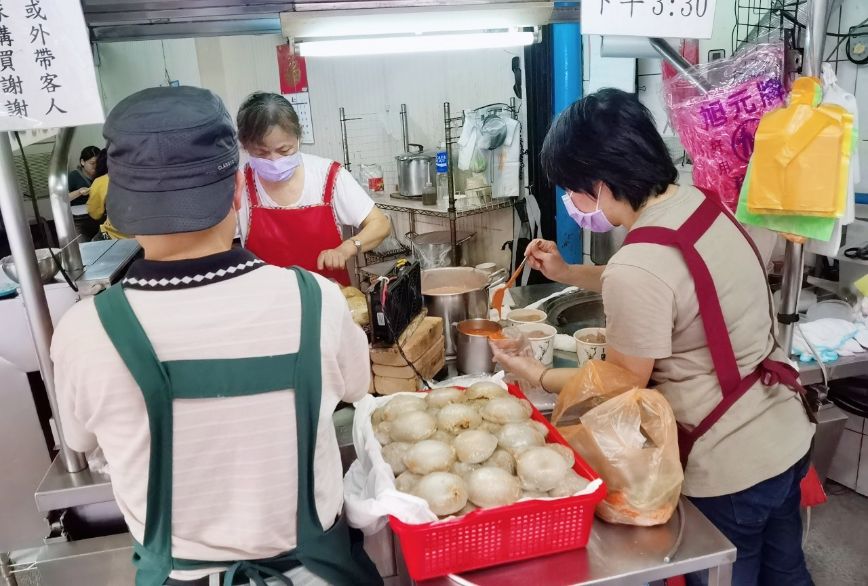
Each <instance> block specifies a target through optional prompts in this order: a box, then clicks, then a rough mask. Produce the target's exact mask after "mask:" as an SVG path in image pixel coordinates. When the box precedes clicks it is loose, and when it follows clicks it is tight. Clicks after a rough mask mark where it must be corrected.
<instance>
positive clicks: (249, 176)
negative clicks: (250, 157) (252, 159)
mask: <svg viewBox="0 0 868 586" xmlns="http://www.w3.org/2000/svg"><path fill="white" fill-rule="evenodd" d="M244 181H245V183H247V199H248V201H249V202H250V205H251V206H256V207H259V206H260V205H261V204H260V203H259V191H258V190H257V189H256V179H255V178H254V176H253V169H252V168H251V167H250V165H244Z"/></svg>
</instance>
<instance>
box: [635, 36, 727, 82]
mask: <svg viewBox="0 0 868 586" xmlns="http://www.w3.org/2000/svg"><path fill="white" fill-rule="evenodd" d="M648 41H649V42H650V43H651V46H652V47H654V50H655V51H657V53H659V54H660V56H661V57H662V58H663V59H665V60H666V61H667V62H668V63H669V64H670V65H672V67H674V68H675V69H676V70H677V71H678V73H680V74H681V75H683V76H684V77H685V78H687V81H689V82H690V84H691V85H692V86H693V87H695V88H696V89H698V90H699V91H700V92H702V93H703V94H707V93H708V92H709V90H710V89H711V86H710V85H709V84H708V82H707V81H705V80H704V79H703V78H702V77H700V76H698V75H696V73H695V72H694V71H693V70H692V67H693V66H692V65H690V63H688V61H687V59H685V58H684V57H682V56H681V53H679V52H678V51H676V50H675V48H674V47H673V46H672V45H670V44H669V43H668V42H667V41H666V40H665V39H660V38H657V37H651V38H650V39H648Z"/></svg>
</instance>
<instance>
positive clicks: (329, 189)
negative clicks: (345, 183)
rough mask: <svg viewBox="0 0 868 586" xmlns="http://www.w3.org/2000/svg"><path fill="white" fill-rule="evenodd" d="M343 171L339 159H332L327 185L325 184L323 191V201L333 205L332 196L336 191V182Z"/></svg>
mask: <svg viewBox="0 0 868 586" xmlns="http://www.w3.org/2000/svg"><path fill="white" fill-rule="evenodd" d="M340 171H341V164H340V163H338V162H337V161H332V164H331V166H329V172H328V175H327V176H326V181H325V185H324V186H323V192H322V202H323V203H324V204H325V205H327V206H330V205H332V197H333V196H334V192H335V184H336V183H337V182H338V173H340Z"/></svg>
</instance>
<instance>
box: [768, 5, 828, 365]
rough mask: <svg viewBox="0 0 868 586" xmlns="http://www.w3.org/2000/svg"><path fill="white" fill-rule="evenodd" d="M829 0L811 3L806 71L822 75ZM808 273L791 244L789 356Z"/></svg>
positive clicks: (782, 338) (783, 336)
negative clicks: (803, 282) (804, 277)
mask: <svg viewBox="0 0 868 586" xmlns="http://www.w3.org/2000/svg"><path fill="white" fill-rule="evenodd" d="M828 6H829V5H828V1H827V0H808V5H807V14H808V19H807V23H806V24H807V26H806V27H805V51H804V59H803V66H802V72H803V73H804V74H805V75H811V76H819V75H820V69H821V67H822V64H823V49H824V47H825V44H826V22H827V14H826V13H827V12H828ZM804 270H805V249H804V246H803V245H802V244H799V243H796V242H791V241H789V240H788V241H787V246H786V250H785V253H784V274H783V279H782V282H781V307H780V309H779V313H778V322H780V328H779V331H778V342H779V343H780V345H781V346H782V347H783V349H784V350H785V351H786V352H787V354H788V355H789V353H790V350H791V349H792V345H793V329H794V328H795V324H796V323H797V322H798V320H799V312H798V308H799V294H800V293H801V291H802V276H803V273H804Z"/></svg>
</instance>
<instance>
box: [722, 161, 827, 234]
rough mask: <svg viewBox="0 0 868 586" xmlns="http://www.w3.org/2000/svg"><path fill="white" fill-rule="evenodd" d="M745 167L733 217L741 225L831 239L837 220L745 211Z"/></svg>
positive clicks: (746, 182)
mask: <svg viewBox="0 0 868 586" xmlns="http://www.w3.org/2000/svg"><path fill="white" fill-rule="evenodd" d="M752 164H753V163H750V164H748V166H747V175H746V176H745V178H744V183H742V185H741V195H740V196H739V198H738V209H737V210H736V212H735V217H736V218H737V219H738V221H739V222H741V223H742V224H747V225H750V226H759V227H760V228H768V229H769V230H774V231H775V232H783V233H785V234H795V235H797V236H804V237H806V238H813V239H814V240H822V241H823V242H828V241H829V239H830V238H832V231H833V230H834V229H835V222H836V221H837V220H838V219H837V218H821V217H817V216H780V215H773V216H764V215H760V214H752V213H750V212H749V211H748V209H747V191H748V186H749V185H750V171H751V165H752Z"/></svg>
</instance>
